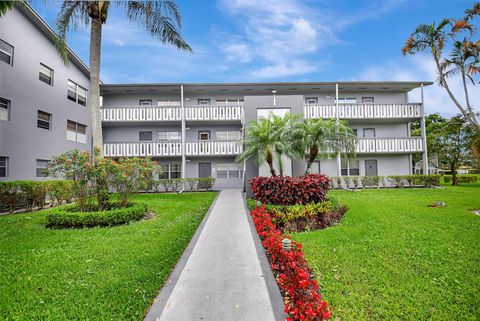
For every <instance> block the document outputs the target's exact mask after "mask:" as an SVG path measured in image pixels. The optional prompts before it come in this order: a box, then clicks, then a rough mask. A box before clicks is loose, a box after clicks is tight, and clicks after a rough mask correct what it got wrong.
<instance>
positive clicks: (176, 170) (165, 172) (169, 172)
mask: <svg viewBox="0 0 480 321" xmlns="http://www.w3.org/2000/svg"><path fill="white" fill-rule="evenodd" d="M158 167H159V174H158V178H159V179H173V178H181V177H182V165H180V164H177V163H173V164H159V165H158Z"/></svg>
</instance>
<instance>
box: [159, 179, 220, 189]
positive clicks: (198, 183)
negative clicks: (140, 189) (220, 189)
mask: <svg viewBox="0 0 480 321" xmlns="http://www.w3.org/2000/svg"><path fill="white" fill-rule="evenodd" d="M183 183H185V190H187V191H198V190H199V189H207V190H208V189H211V188H212V187H213V184H215V178H212V177H205V178H203V177H202V178H171V179H159V180H155V181H153V182H152V187H153V189H154V190H155V191H157V192H174V193H175V192H177V191H179V190H180V189H181V188H182V185H183Z"/></svg>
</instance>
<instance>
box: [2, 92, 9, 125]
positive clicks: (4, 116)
mask: <svg viewBox="0 0 480 321" xmlns="http://www.w3.org/2000/svg"><path fill="white" fill-rule="evenodd" d="M0 120H4V121H9V120H10V100H8V99H4V98H1V97H0Z"/></svg>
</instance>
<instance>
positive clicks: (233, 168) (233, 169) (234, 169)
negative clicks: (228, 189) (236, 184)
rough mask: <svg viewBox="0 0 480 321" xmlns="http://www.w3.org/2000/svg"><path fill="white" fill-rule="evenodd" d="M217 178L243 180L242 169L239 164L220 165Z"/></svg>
mask: <svg viewBox="0 0 480 321" xmlns="http://www.w3.org/2000/svg"><path fill="white" fill-rule="evenodd" d="M217 178H242V169H241V168H240V165H238V164H234V163H232V164H218V165H217Z"/></svg>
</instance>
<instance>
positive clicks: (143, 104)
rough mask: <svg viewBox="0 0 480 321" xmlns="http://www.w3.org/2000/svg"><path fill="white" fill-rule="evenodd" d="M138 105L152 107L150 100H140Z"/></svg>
mask: <svg viewBox="0 0 480 321" xmlns="http://www.w3.org/2000/svg"><path fill="white" fill-rule="evenodd" d="M139 103H140V106H152V100H151V99H140V101H139Z"/></svg>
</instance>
